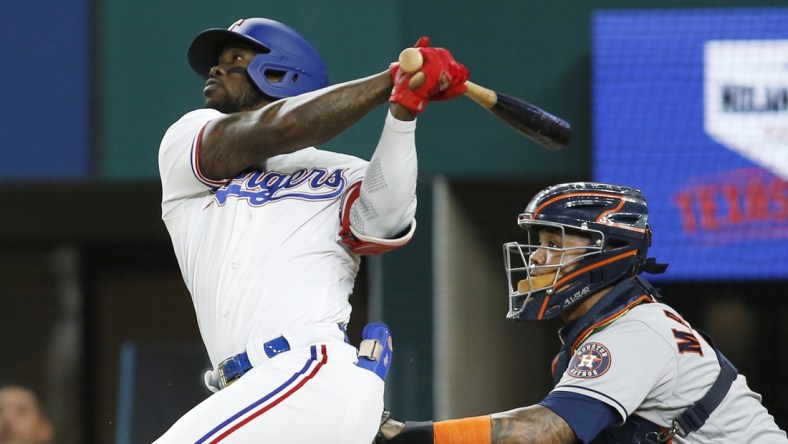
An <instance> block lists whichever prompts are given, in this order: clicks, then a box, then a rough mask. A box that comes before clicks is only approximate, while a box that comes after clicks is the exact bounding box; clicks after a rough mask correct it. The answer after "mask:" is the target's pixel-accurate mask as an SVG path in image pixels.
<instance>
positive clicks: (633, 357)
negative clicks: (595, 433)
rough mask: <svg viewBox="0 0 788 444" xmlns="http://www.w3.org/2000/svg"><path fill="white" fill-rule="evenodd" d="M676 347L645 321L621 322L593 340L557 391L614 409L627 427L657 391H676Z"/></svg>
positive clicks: (579, 350)
mask: <svg viewBox="0 0 788 444" xmlns="http://www.w3.org/2000/svg"><path fill="white" fill-rule="evenodd" d="M676 365H677V363H676V355H675V353H674V351H673V348H672V345H671V344H668V343H667V342H666V341H665V340H664V338H663V337H662V336H661V335H659V334H657V333H656V332H655V331H654V330H653V329H652V328H651V327H649V326H648V324H646V323H645V322H642V321H640V320H632V321H623V320H620V321H617V322H616V323H614V324H612V325H610V326H608V327H607V328H605V329H604V330H602V331H600V332H598V333H595V334H592V335H591V336H589V337H588V338H587V339H586V340H585V341H584V342H583V343H582V344H581V345H580V346H579V347H578V348H577V350H576V352H575V354H574V355H573V356H572V358H571V360H570V362H569V366H568V367H567V369H566V371H565V372H564V374H563V376H562V377H561V380H560V381H559V382H558V384H556V386H555V388H553V391H555V392H571V393H576V394H579V395H584V396H587V397H590V398H594V399H597V400H599V401H601V402H604V403H605V404H607V405H609V406H611V407H612V408H614V409H615V410H616V412H617V413H618V415H619V419H620V421H621V423H623V422H624V421H625V420H626V418H627V417H628V416H629V415H631V414H632V413H633V412H634V411H635V410H636V409H637V408H638V407H640V406H641V405H642V404H643V402H644V400H645V399H646V397H647V396H649V394H650V393H652V391H655V390H670V388H669V387H668V385H669V382H670V381H672V380H673V379H674V376H675V374H676Z"/></svg>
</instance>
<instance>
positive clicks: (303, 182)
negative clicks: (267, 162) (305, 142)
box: [214, 168, 347, 207]
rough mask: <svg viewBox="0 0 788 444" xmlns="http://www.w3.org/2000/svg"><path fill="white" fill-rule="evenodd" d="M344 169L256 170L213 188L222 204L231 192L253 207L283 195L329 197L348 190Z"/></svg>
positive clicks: (317, 198)
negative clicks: (283, 171)
mask: <svg viewBox="0 0 788 444" xmlns="http://www.w3.org/2000/svg"><path fill="white" fill-rule="evenodd" d="M344 172H345V169H344V168H339V169H335V170H328V169H325V168H310V169H301V170H298V171H295V172H293V173H280V172H276V171H265V170H255V171H251V172H248V173H244V174H241V175H239V176H237V177H236V178H235V179H233V180H231V181H230V182H228V183H226V184H225V185H222V186H221V187H219V188H217V189H216V190H214V194H215V199H216V202H217V203H218V204H219V206H221V205H224V204H225V202H227V199H228V198H230V197H231V196H235V197H236V198H238V199H244V200H246V201H248V202H249V205H251V206H253V207H259V206H262V205H265V204H267V203H269V202H275V201H278V200H282V199H299V200H330V199H334V198H336V197H337V196H340V195H341V194H342V192H343V191H344V190H345V187H346V186H347V179H345V176H344Z"/></svg>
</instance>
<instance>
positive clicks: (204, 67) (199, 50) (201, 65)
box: [188, 28, 270, 78]
mask: <svg viewBox="0 0 788 444" xmlns="http://www.w3.org/2000/svg"><path fill="white" fill-rule="evenodd" d="M239 41H240V42H244V43H248V44H250V45H252V46H253V47H255V48H258V49H259V50H260V52H270V49H269V48H267V47H265V46H263V45H261V44H260V43H259V42H257V41H255V40H254V39H251V38H249V37H246V36H245V35H243V34H239V33H237V32H233V31H228V30H227V29H222V28H212V29H206V30H205V31H203V32H201V33H199V34H197V37H195V38H194V40H192V43H191V45H190V46H189V52H188V58H189V65H191V67H192V69H193V70H194V72H196V73H197V74H199V75H200V76H202V77H203V78H207V77H208V73H209V72H210V70H211V68H213V67H214V66H215V65H216V64H217V61H218V58H219V53H221V51H222V50H223V49H224V48H225V47H227V45H228V44H230V43H232V42H239Z"/></svg>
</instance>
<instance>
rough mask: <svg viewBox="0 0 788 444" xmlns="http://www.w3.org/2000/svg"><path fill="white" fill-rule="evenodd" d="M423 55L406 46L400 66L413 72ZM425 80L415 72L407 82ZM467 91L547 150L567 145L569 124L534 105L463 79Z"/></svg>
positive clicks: (497, 115) (496, 115) (418, 66)
mask: <svg viewBox="0 0 788 444" xmlns="http://www.w3.org/2000/svg"><path fill="white" fill-rule="evenodd" d="M423 63H424V58H423V57H422V55H421V52H420V51H419V50H418V49H416V48H405V49H404V50H403V51H402V52H401V53H400V55H399V66H400V69H402V70H403V71H405V72H407V73H414V72H416V71H418V70H420V69H421V66H422V64H423ZM423 82H424V74H422V73H416V74H415V75H414V76H413V78H412V79H411V82H410V87H411V89H415V88H417V87H418V85H420V84H421V83H423ZM465 86H466V87H467V88H468V91H466V92H465V96H466V97H468V98H470V99H471V100H473V101H474V102H476V103H477V104H479V105H480V106H482V107H483V108H485V109H486V110H487V111H489V112H490V113H492V115H493V116H495V117H496V118H498V119H499V120H501V121H502V122H504V123H505V124H507V125H509V126H510V127H512V128H514V129H515V130H516V131H517V132H519V133H520V134H522V135H523V136H525V137H527V138H529V139H531V140H533V141H534V142H537V143H539V144H540V145H542V146H544V147H546V148H547V149H550V150H559V149H562V148H564V147H566V145H568V144H569V141H570V140H571V138H572V127H571V126H570V125H569V123H568V122H566V121H564V120H563V119H560V118H558V117H556V116H554V115H552V114H550V113H548V112H547V111H545V110H543V109H541V108H539V107H538V106H536V105H533V104H531V103H528V102H526V101H525V100H521V99H518V98H515V97H512V96H508V95H506V94H501V93H499V92H497V91H493V90H491V89H488V88H485V87H483V86H480V85H477V84H475V83H473V82H471V81H470V80H468V81H466V82H465Z"/></svg>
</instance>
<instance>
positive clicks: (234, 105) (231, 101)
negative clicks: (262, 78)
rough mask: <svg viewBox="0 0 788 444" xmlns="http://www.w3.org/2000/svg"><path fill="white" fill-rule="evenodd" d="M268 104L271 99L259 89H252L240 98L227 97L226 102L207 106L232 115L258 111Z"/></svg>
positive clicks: (248, 89) (247, 90)
mask: <svg viewBox="0 0 788 444" xmlns="http://www.w3.org/2000/svg"><path fill="white" fill-rule="evenodd" d="M267 102H271V98H269V97H268V96H267V95H265V94H263V93H262V92H261V91H260V90H258V89H257V88H255V87H250V88H247V89H246V90H245V91H244V92H243V93H242V94H241V95H240V96H238V97H229V96H225V98H224V100H222V101H220V102H212V103H210V104H208V105H206V106H207V107H208V108H213V109H215V110H216V111H219V112H221V113H224V114H230V113H237V112H241V111H250V110H253V109H257V108H260V106H261V105H263V104H265V103H267Z"/></svg>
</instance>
